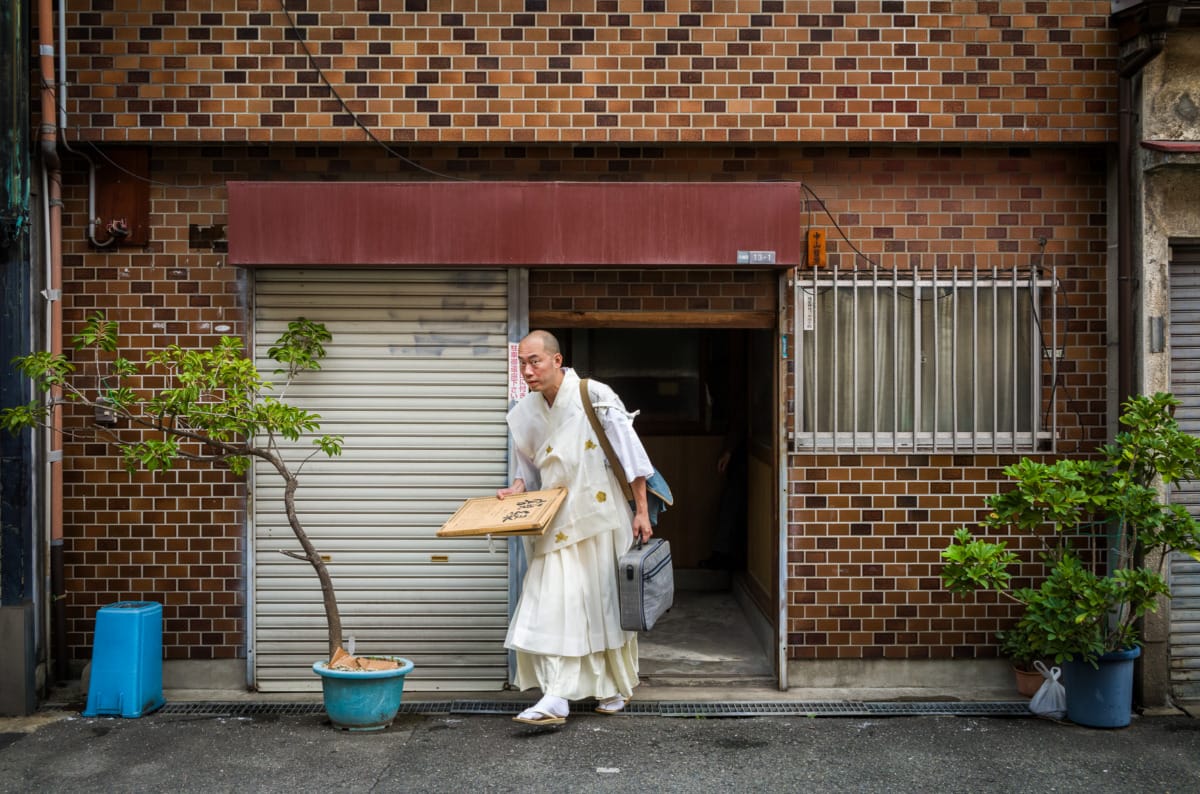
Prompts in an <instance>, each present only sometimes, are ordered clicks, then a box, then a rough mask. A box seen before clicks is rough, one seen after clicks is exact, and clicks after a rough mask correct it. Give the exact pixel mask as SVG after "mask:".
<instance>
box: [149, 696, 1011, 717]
mask: <svg viewBox="0 0 1200 794" xmlns="http://www.w3.org/2000/svg"><path fill="white" fill-rule="evenodd" d="M526 705H527V704H526V703H524V702H519V703H518V702H513V701H504V700H429V701H409V702H405V703H401V704H400V713H401V714H427V715H438V714H518V713H520V712H521V710H522V709H524V708H525V707H526ZM595 706H596V703H595V701H592V700H588V701H583V702H581V703H577V704H575V705H574V706H573V707H572V711H573V712H575V713H577V714H590V713H591V712H592V710H593V709H594V708H595ZM155 713H157V714H166V715H190V716H207V717H254V716H264V715H278V716H295V717H305V716H312V715H314V714H319V715H323V714H324V713H325V707H324V706H323V705H321V704H320V703H234V702H229V703H167V704H166V705H164V706H163V707H162V708H161V709H159V710H158V711H157V712H155ZM624 713H625V714H627V715H637V716H649V717H713V718H719V717H795V716H800V717H919V716H929V715H945V716H954V717H1028V716H1029V715H1030V712H1029V707H1028V704H1026V703H1025V702H1013V703H1007V702H1000V703H973V702H927V701H922V702H913V703H907V702H891V703H885V702H879V703H864V702H859V701H822V702H788V701H768V702H753V701H747V702H730V703H698V702H688V701H634V702H632V703H630V704H629V705H628V706H626V707H625V711H624Z"/></svg>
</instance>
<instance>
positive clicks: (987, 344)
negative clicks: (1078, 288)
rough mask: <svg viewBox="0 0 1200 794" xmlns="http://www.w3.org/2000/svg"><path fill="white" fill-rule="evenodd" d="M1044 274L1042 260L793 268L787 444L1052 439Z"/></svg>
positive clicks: (945, 445) (916, 445)
mask: <svg viewBox="0 0 1200 794" xmlns="http://www.w3.org/2000/svg"><path fill="white" fill-rule="evenodd" d="M1056 284H1057V282H1056V279H1055V276H1054V273H1053V271H1052V270H1049V271H1041V272H1040V273H1039V272H1038V271H1035V270H1025V271H1023V272H1022V271H1018V270H1015V269H1014V270H1010V271H1004V272H998V271H996V270H991V271H984V272H980V271H976V270H958V269H954V270H949V271H945V270H943V271H938V270H932V271H920V270H916V269H913V270H911V271H906V272H898V271H884V270H881V269H879V268H877V267H876V268H872V269H871V270H867V271H841V272H839V271H838V270H837V269H836V268H835V269H832V270H828V271H825V270H815V269H814V270H804V271H799V272H798V275H797V278H796V280H795V295H794V301H793V307H794V310H795V339H796V347H797V353H798V360H797V367H796V382H795V395H796V405H795V411H794V416H795V426H794V428H793V432H792V448H793V449H795V450H804V449H813V450H816V449H826V450H834V451H872V450H885V451H886V450H894V451H939V450H949V451H955V450H972V451H979V450H993V451H1030V450H1034V449H1037V448H1038V447H1039V445H1040V444H1042V442H1045V441H1048V442H1049V444H1050V448H1051V449H1052V448H1053V439H1054V435H1055V433H1054V429H1053V428H1052V427H1051V428H1045V427H1043V424H1044V421H1043V417H1042V415H1041V407H1042V387H1043V374H1044V369H1045V370H1048V373H1047V374H1049V381H1048V382H1049V383H1050V384H1053V383H1055V382H1056V380H1057V358H1058V357H1057V355H1056V354H1055V352H1054V351H1058V340H1057V332H1056V327H1057V322H1056V318H1055V317H1054V311H1055V310H1054V307H1055V300H1054V296H1055V291H1056ZM1043 301H1045V304H1046V308H1048V310H1049V312H1050V314H1051V317H1050V318H1049V320H1050V321H1049V322H1047V323H1045V324H1044V325H1045V326H1046V331H1048V332H1049V334H1050V338H1049V339H1044V338H1043V323H1042V313H1043ZM1047 345H1048V346H1047ZM1048 399H1049V400H1050V403H1051V405H1050V407H1049V409H1047V411H1046V414H1047V415H1048V416H1049V417H1050V421H1051V423H1053V421H1054V420H1053V416H1054V410H1053V400H1054V390H1053V389H1050V391H1049V394H1048Z"/></svg>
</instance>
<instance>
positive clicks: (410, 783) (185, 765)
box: [0, 713, 1200, 794]
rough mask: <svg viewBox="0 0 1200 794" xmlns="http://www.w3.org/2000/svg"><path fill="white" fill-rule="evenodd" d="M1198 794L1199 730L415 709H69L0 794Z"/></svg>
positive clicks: (17, 754) (22, 746) (2, 742)
mask: <svg viewBox="0 0 1200 794" xmlns="http://www.w3.org/2000/svg"><path fill="white" fill-rule="evenodd" d="M41 791H46V792H50V791H54V792H59V791H71V792H91V791H97V792H99V791H104V792H111V791H138V792H143V791H145V792H155V791H164V792H166V791H170V792H246V791H263V792H276V791H278V792H308V791H317V792H329V793H331V794H347V793H348V792H365V791H397V792H399V791H403V792H464V791H465V792H488V791H517V792H560V791H604V792H639V793H640V794H645V793H646V792H687V794H697V793H698V792H709V791H713V792H724V791H729V792H734V791H737V792H742V791H804V792H811V791H819V792H851V791H853V792H909V791H912V792H916V791H921V792H926V791H936V792H980V791H989V792H993V791H994V792H1025V791H1036V792H1042V791H1055V792H1187V793H1189V794H1191V793H1194V792H1197V791H1200V720H1194V719H1191V718H1189V717H1186V716H1164V717H1140V718H1135V720H1134V723H1133V724H1132V725H1131V726H1130V727H1128V728H1123V729H1119V730H1095V729H1089V728H1081V727H1078V726H1074V725H1070V724H1060V723H1054V722H1049V721H1045V720H1039V719H1036V718H1032V717H1030V718H1011V717H1010V718H996V717H992V718H979V717H947V716H922V717H892V718H882V719H852V718H836V717H817V718H813V717H753V718H741V719H730V718H724V719H714V718H702V719H701V718H670V717H658V716H653V717H652V716H638V715H625V716H617V717H604V716H599V715H593V714H585V715H574V716H572V717H571V719H570V720H568V722H567V724H566V726H564V727H562V728H526V727H522V726H518V725H516V724H515V723H513V722H512V721H511V720H510V719H509V718H508V717H505V716H493V715H479V716H475V715H470V716H453V715H408V714H402V715H400V716H399V717H397V719H396V722H395V723H394V724H393V725H392V727H390V728H389V729H387V730H386V731H383V732H380V733H375V734H351V733H347V732H343V731H339V730H336V729H334V728H332V727H330V726H329V724H328V722H327V721H326V720H325V718H324V717H323V716H286V715H285V716H280V715H263V716H254V717H232V716H215V717H214V716H196V715H190V716H184V715H151V716H148V717H142V718H140V719H121V718H112V717H104V718H90V719H89V718H83V717H80V716H78V714H73V713H69V714H68V715H67V716H66V717H64V718H62V719H57V720H53V721H47V722H46V723H45V724H43V725H41V727H38V728H37V729H36V730H33V731H31V732H28V733H16V732H9V733H3V732H0V792H41Z"/></svg>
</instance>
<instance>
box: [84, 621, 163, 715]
mask: <svg viewBox="0 0 1200 794" xmlns="http://www.w3.org/2000/svg"><path fill="white" fill-rule="evenodd" d="M162 705H163V686H162V604H158V603H155V602H154V601H118V602H117V603H115V604H109V605H108V606H105V607H101V608H100V609H99V611H98V612H96V637H95V642H94V644H93V646H92V678H91V683H90V684H89V685H88V702H87V708H86V709H84V712H83V716H85V717H100V716H120V717H140V716H142V715H143V714H149V713H150V712H152V711H154V710H155V709H158V708H161V707H162Z"/></svg>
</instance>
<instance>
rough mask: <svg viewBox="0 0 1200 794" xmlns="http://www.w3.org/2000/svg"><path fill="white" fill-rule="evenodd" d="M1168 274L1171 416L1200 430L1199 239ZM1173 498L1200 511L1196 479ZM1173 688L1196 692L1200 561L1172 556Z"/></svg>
mask: <svg viewBox="0 0 1200 794" xmlns="http://www.w3.org/2000/svg"><path fill="white" fill-rule="evenodd" d="M1170 275H1171V391H1172V392H1173V393H1174V394H1175V396H1176V397H1178V398H1179V399H1180V400H1181V401H1182V402H1183V404H1182V405H1180V406H1179V408H1178V409H1177V410H1176V413H1175V416H1176V418H1177V419H1178V420H1179V424H1180V426H1181V427H1182V428H1183V429H1184V430H1186V431H1187V432H1189V433H1192V434H1195V435H1200V245H1198V246H1189V247H1187V248H1182V249H1181V248H1176V249H1175V250H1174V251H1173V257H1172V261H1171V268H1170ZM1171 498H1172V501H1175V502H1177V503H1180V504H1184V505H1187V507H1188V510H1190V511H1191V513H1192V515H1200V483H1196V482H1191V483H1187V484H1186V485H1184V487H1183V489H1182V490H1178V491H1172V492H1171ZM1171 688H1172V690H1173V692H1174V694H1175V697H1177V698H1179V699H1183V700H1194V699H1197V698H1200V562H1196V561H1195V560H1193V559H1192V558H1190V557H1187V556H1185V555H1183V554H1173V555H1172V558H1171Z"/></svg>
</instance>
